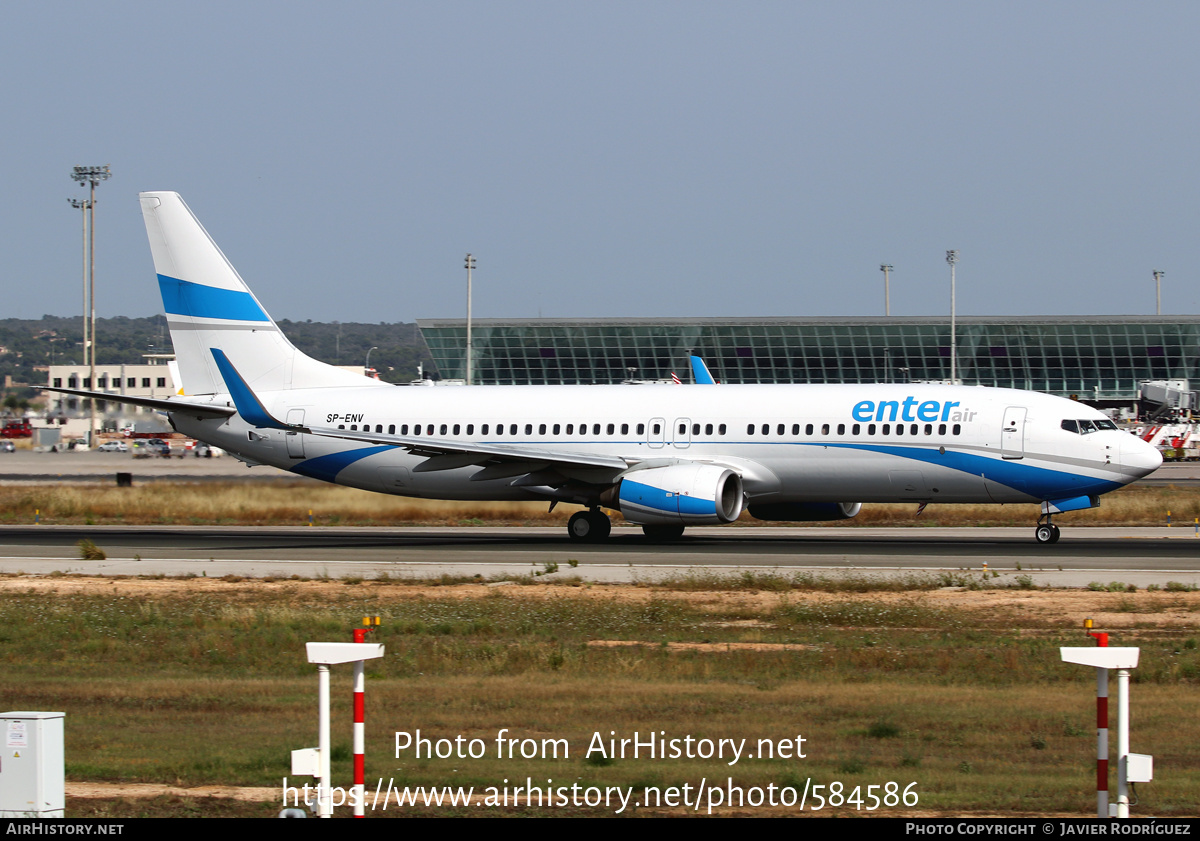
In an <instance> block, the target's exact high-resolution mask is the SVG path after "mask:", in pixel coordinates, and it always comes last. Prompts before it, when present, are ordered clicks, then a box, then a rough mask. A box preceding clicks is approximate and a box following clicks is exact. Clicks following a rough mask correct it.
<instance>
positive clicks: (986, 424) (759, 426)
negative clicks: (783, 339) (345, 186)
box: [62, 193, 1162, 543]
mask: <svg viewBox="0 0 1200 841" xmlns="http://www.w3.org/2000/svg"><path fill="white" fill-rule="evenodd" d="M141 201H142V212H143V215H144V216H145V220H146V230H147V232H148V234H149V237H150V249H151V251H152V252H153V254H154V265H155V270H156V272H157V273H158V283H159V289H160V290H161V292H162V296H163V306H164V308H165V310H166V313H167V319H168V321H169V323H170V327H171V340H172V342H173V343H174V345H175V352H176V354H177V356H178V361H179V370H180V373H181V375H182V378H183V385H184V389H185V394H186V396H180V397H177V398H172V399H169V400H150V399H145V398H122V397H120V396H117V395H111V396H106V399H110V400H122V399H123V400H126V401H127V402H136V403H140V404H142V405H150V406H154V407H156V408H159V409H162V410H163V411H166V412H167V413H168V414H169V416H170V418H171V422H172V424H173V425H174V426H175V427H176V428H177V429H178V430H179V431H181V432H184V433H186V434H188V435H192V436H195V437H196V438H198V439H200V440H202V441H206V442H208V443H210V444H213V445H215V446H218V447H222V448H224V449H226V450H228V451H230V452H232V453H234V454H236V455H237V456H239V457H240V458H242V459H243V460H245V461H247V462H249V463H252V464H254V463H261V464H271V465H275V466H276V467H280V468H283V469H285V470H290V471H292V472H295V473H298V474H302V475H305V476H311V477H314V478H317V479H322V480H324V481H328V482H335V483H337V484H342V485H350V486H353V487H357V488H363V489H366V490H371V491H378V492H381V493H390V494H399V495H404V496H419V497H429V498H439V499H470V500H543V501H545V502H548V503H550V504H551V505H554V504H557V503H560V502H561V503H571V504H576V505H580V506H583V510H581V511H579V512H578V513H576V514H575V515H574V516H572V517H571V519H570V522H569V524H568V533H569V534H570V536H571V537H572V538H574V539H580V540H601V539H604V538H605V537H607V536H608V532H609V528H610V521H609V519H608V517H607V515H605V514H604V513H603V511H602V510H601V509H602V508H608V509H615V510H618V511H620V512H621V513H622V514H623V515H624V517H625V519H626V520H628V521H630V522H633V523H637V524H640V525H642V527H643V530H644V531H645V532H646V534H647V535H648V536H649V537H651V538H656V539H664V538H672V537H678V536H680V535H681V534H682V533H683V530H684V528H685V527H686V526H688V525H696V524H719V523H728V522H732V521H733V520H736V519H737V518H738V517H739V516H741V515H742V513H743V511H748V512H749V514H750V515H751V516H754V517H759V518H761V519H767V520H792V521H796V520H834V519H845V518H848V517H853V516H854V515H855V514H857V513H858V511H859V508H860V507H861V504H862V503H871V502H913V503H915V504H928V503H939V502H941V503H966V502H971V503H1019V502H1025V503H1040V504H1041V514H1040V517H1039V518H1038V523H1037V527H1036V530H1035V536H1036V539H1037V540H1038V541H1039V542H1042V543H1053V542H1055V541H1057V540H1058V537H1059V529H1058V526H1057V525H1054V524H1053V523H1052V522H1051V518H1052V517H1053V516H1054V515H1057V514H1060V513H1062V512H1067V511H1072V510H1076V509H1079V508H1089V507H1093V506H1095V505H1098V504H1099V497H1100V495H1101V494H1103V493H1106V492H1108V491H1111V490H1114V489H1116V488H1119V487H1122V486H1123V485H1126V484H1128V483H1130V482H1132V481H1134V480H1136V479H1138V478H1140V477H1142V476H1145V475H1147V474H1149V473H1151V472H1153V471H1154V470H1155V469H1156V468H1157V467H1158V466H1159V465H1160V464H1161V461H1162V460H1161V457H1160V456H1159V453H1158V451H1157V450H1156V449H1154V448H1153V447H1151V446H1150V445H1148V444H1146V443H1145V442H1144V441H1142V440H1140V439H1139V438H1137V437H1135V436H1133V435H1130V434H1128V433H1126V432H1123V431H1121V430H1119V429H1117V427H1116V426H1115V425H1114V424H1113V423H1112V421H1110V420H1109V419H1108V418H1106V417H1105V416H1104V415H1103V414H1101V413H1100V412H1098V411H1096V410H1094V409H1091V408H1089V407H1087V406H1084V405H1082V404H1080V403H1076V402H1072V401H1069V400H1064V399H1062V398H1059V397H1052V396H1049V395H1044V394H1037V393H1034V392H1027V391H1017V390H1010V389H994V388H983V387H975V386H967V387H964V386H949V385H923V384H910V385H883V384H879V385H724V386H722V387H720V388H678V387H674V386H671V385H663V386H658V385H637V386H633V385H615V386H565V385H564V386H470V387H442V388H407V387H396V386H389V385H387V384H384V383H381V382H380V381H378V380H373V379H368V378H366V377H362V376H358V375H356V374H353V373H348V372H346V371H343V370H340V369H337V368H334V367H331V366H329V365H325V364H323V363H321V362H318V361H316V360H314V359H311V358H309V357H307V356H305V355H304V354H302V353H300V352H299V351H298V350H296V348H295V347H293V346H292V344H291V343H290V342H289V341H288V340H287V338H286V337H284V335H283V334H282V333H281V332H280V331H279V329H278V328H277V327H276V326H275V323H274V322H273V321H272V320H271V318H270V316H268V315H267V311H266V309H265V308H264V307H263V305H262V304H261V303H260V302H259V300H258V299H257V298H256V297H255V296H254V294H253V293H252V292H251V291H250V289H249V288H248V287H247V286H246V284H245V282H243V280H242V279H241V277H240V276H239V275H238V273H237V272H236V271H235V270H234V268H233V267H232V266H231V265H230V264H229V261H228V260H226V259H225V256H224V255H223V254H222V253H221V251H220V249H219V248H217V246H216V244H215V243H214V242H213V241H212V239H210V238H209V236H208V234H207V233H206V232H205V230H204V228H203V227H201V225H200V223H199V222H198V221H197V220H196V218H195V217H194V216H193V215H192V213H191V211H190V210H189V209H188V208H187V206H186V205H185V204H184V203H183V201H182V199H180V197H179V196H178V195H177V194H175V193H144V194H142V197H141ZM694 372H695V375H696V376H695V379H696V381H697V382H708V383H711V382H712V378H711V375H708V372H707V369H704V368H703V365H702V364H701V366H698V367H696V368H694ZM62 390H63V391H67V389H62ZM72 393H77V394H78V393H83V392H78V391H74V392H72Z"/></svg>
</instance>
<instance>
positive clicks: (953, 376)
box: [946, 251, 958, 385]
mask: <svg viewBox="0 0 1200 841" xmlns="http://www.w3.org/2000/svg"><path fill="white" fill-rule="evenodd" d="M946 262H947V263H949V264H950V384H951V385H957V384H958V339H957V336H956V332H957V331H956V330H955V301H954V266H955V264H956V263H958V252H957V251H947V252H946Z"/></svg>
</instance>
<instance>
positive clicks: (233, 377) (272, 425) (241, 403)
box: [209, 348, 290, 429]
mask: <svg viewBox="0 0 1200 841" xmlns="http://www.w3.org/2000/svg"><path fill="white" fill-rule="evenodd" d="M209 350H210V351H211V353H212V355H213V359H214V360H215V361H216V363H217V369H218V370H219V371H220V372H221V379H223V380H225V387H226V388H228V389H229V394H230V395H231V396H232V397H233V405H234V406H236V407H237V410H238V414H239V415H241V416H242V419H243V420H245V421H246V422H247V423H250V424H253V425H254V426H256V427H258V428H259V429H264V428H269V429H289V428H290V427H289V426H288V425H287V424H284V423H280V422H279V421H278V420H276V419H275V418H274V417H272V416H271V413H270V412H268V411H267V410H266V409H265V408H263V404H262V403H260V402H259V400H258V397H257V396H255V394H254V392H253V391H251V390H250V386H248V385H246V381H245V380H243V379H242V375H241V374H239V373H238V372H237V369H236V368H234V367H233V363H232V362H230V361H229V357H227V356H226V355H225V352H224V351H223V350H221V349H220V348H210V349H209Z"/></svg>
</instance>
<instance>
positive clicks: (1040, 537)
mask: <svg viewBox="0 0 1200 841" xmlns="http://www.w3.org/2000/svg"><path fill="white" fill-rule="evenodd" d="M1057 532H1058V529H1057V528H1056V527H1055V526H1052V525H1050V524H1049V523H1042V524H1041V525H1040V526H1038V527H1037V528H1036V529H1034V532H1033V537H1034V539H1035V540H1037V542H1038V543H1053V542H1054V541H1055V540H1057V539H1058V534H1057Z"/></svg>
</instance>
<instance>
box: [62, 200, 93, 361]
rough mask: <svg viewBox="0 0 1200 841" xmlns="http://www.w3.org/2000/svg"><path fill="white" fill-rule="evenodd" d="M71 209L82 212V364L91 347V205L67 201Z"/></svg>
mask: <svg viewBox="0 0 1200 841" xmlns="http://www.w3.org/2000/svg"><path fill="white" fill-rule="evenodd" d="M67 201H68V202H69V203H70V205H71V207H73V208H75V209H76V210H82V211H83V213H82V214H80V215H81V216H83V364H84V365H86V364H87V361H88V348H90V347H91V342H90V341H89V336H90V333H89V332H88V210H90V209H91V206H92V203H91V202H89V201H88V200H87V199H67Z"/></svg>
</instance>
